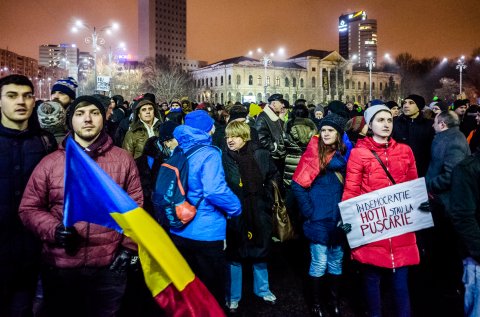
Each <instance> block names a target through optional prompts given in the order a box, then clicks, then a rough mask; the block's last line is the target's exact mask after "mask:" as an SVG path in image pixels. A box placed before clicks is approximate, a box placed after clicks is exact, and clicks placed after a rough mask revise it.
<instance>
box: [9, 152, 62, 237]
mask: <svg viewBox="0 0 480 317" xmlns="http://www.w3.org/2000/svg"><path fill="white" fill-rule="evenodd" d="M53 165H54V162H53V160H51V159H50V156H47V157H46V158H44V159H43V160H42V161H41V162H40V163H39V164H38V165H37V167H36V168H35V169H34V170H33V173H32V175H31V176H30V180H29V181H28V183H27V187H26V188H25V191H24V193H23V198H22V202H21V203H20V207H19V210H18V213H19V216H20V219H21V220H22V222H23V224H24V225H25V227H26V228H28V229H29V230H30V231H32V232H33V233H34V234H35V235H36V236H38V237H40V239H41V240H42V241H47V242H51V243H54V242H55V229H56V228H57V226H58V225H59V224H61V219H58V218H57V217H55V215H54V214H52V213H51V212H50V210H51V208H50V207H51V206H49V193H50V184H52V183H53V180H52V179H50V176H51V175H52V172H51V170H52V169H53Z"/></svg>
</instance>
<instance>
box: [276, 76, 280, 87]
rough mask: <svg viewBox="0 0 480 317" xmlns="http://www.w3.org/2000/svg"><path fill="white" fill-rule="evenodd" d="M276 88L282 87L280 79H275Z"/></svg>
mask: <svg viewBox="0 0 480 317" xmlns="http://www.w3.org/2000/svg"><path fill="white" fill-rule="evenodd" d="M275 86H277V87H278V86H280V77H278V76H277V77H275Z"/></svg>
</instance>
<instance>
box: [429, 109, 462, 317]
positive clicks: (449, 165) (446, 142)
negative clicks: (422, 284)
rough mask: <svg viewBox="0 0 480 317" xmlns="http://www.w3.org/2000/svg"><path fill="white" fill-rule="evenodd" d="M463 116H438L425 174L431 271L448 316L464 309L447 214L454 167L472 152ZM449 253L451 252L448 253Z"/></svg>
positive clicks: (458, 262)
mask: <svg viewBox="0 0 480 317" xmlns="http://www.w3.org/2000/svg"><path fill="white" fill-rule="evenodd" d="M459 124H460V120H459V118H458V115H457V114H456V113H455V112H453V111H443V112H441V113H439V114H437V116H436V117H435V121H434V124H433V127H434V129H435V132H436V135H435V138H434V139H433V143H432V150H431V151H432V152H431V153H432V158H433V159H432V161H431V162H430V165H429V167H428V171H427V175H426V177H425V180H426V183H427V189H428V192H429V193H430V194H431V196H433V200H431V202H430V203H431V204H430V206H431V210H432V216H433V220H434V223H435V227H434V228H433V245H432V259H433V263H435V265H434V266H433V267H432V272H433V274H434V276H435V277H437V278H436V280H435V284H436V287H435V290H436V291H438V292H439V293H438V295H437V299H440V301H439V304H438V305H437V307H439V308H441V307H442V306H443V308H441V312H448V313H447V315H448V316H458V315H461V313H462V298H461V295H460V294H461V289H462V285H461V275H462V261H461V257H460V255H459V254H458V252H457V243H456V238H455V233H454V229H453V226H452V223H451V220H450V219H449V217H448V216H447V212H448V210H449V206H450V197H451V188H452V187H451V175H452V174H451V173H452V170H453V168H454V167H455V166H456V165H457V164H458V163H460V162H461V161H462V160H464V159H465V158H467V157H468V156H469V155H470V148H469V146H468V143H467V139H466V138H465V136H464V135H463V133H462V132H460V130H459ZM446 254H448V256H445V255H446Z"/></svg>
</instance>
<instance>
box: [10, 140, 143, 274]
mask: <svg viewBox="0 0 480 317" xmlns="http://www.w3.org/2000/svg"><path fill="white" fill-rule="evenodd" d="M94 160H95V161H96V162H97V164H98V165H99V166H100V167H101V168H102V169H103V170H104V171H105V172H107V174H109V175H110V176H111V177H112V178H113V180H114V181H115V182H116V183H117V184H118V185H120V187H122V188H123V189H124V190H125V191H126V192H127V193H128V194H129V195H130V197H132V199H133V200H135V202H137V204H139V205H140V206H142V204H143V193H142V186H141V184H140V177H139V176H138V170H137V167H136V165H135V161H134V160H133V158H132V156H131V155H130V154H129V153H128V152H127V151H125V150H123V149H121V148H118V147H115V146H113V142H112V140H111V139H110V137H108V140H107V141H106V142H105V143H104V144H103V145H100V147H99V148H97V150H96V151H95V154H94ZM64 170H65V148H64V147H63V146H60V149H59V150H57V151H55V152H53V153H52V154H50V155H47V156H46V157H45V158H44V159H43V160H42V161H41V162H40V163H39V164H38V165H37V167H36V168H35V170H34V171H33V173H32V176H31V177H30V180H29V181H28V184H27V187H26V189H25V192H24V194H23V198H22V203H21V205H20V208H19V215H20V218H21V220H22V222H23V223H24V224H25V226H26V227H27V228H28V229H29V230H31V231H33V232H34V233H35V234H36V235H37V236H39V237H40V239H41V240H42V257H43V260H44V261H45V262H47V263H48V264H51V265H53V266H56V267H60V268H75V267H81V266H93V267H101V266H107V265H110V264H111V263H112V261H113V258H114V256H115V255H116V251H117V249H118V247H119V246H120V245H121V244H122V245H124V246H125V247H127V248H129V249H136V245H135V244H134V243H133V242H132V241H131V240H130V239H129V238H127V237H125V236H123V235H122V234H120V233H118V232H116V231H114V230H111V229H108V228H106V227H103V226H99V225H96V224H92V223H87V222H83V221H82V222H77V223H76V224H75V229H76V230H77V231H78V233H79V234H80V236H81V237H82V241H81V243H80V249H79V251H78V252H77V254H76V255H74V256H69V255H67V254H66V253H65V250H64V249H63V248H59V247H57V246H56V245H55V229H56V227H57V226H58V225H59V224H60V223H62V219H63V194H64ZM93 190H94V189H93Z"/></svg>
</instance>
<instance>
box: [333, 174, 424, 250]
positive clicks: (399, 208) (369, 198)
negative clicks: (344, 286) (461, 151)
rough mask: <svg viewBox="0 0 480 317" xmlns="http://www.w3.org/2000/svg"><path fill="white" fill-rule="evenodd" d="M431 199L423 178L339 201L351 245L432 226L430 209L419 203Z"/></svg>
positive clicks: (356, 245) (355, 245)
mask: <svg viewBox="0 0 480 317" xmlns="http://www.w3.org/2000/svg"><path fill="white" fill-rule="evenodd" d="M426 201H428V195H427V187H426V185H425V179H424V178H418V179H416V180H413V181H409V182H405V183H401V184H396V185H393V186H389V187H385V188H382V189H379V190H376V191H373V192H370V193H367V194H364V195H361V196H358V197H355V198H351V199H349V200H346V201H342V202H341V203H339V204H338V206H339V207H340V213H341V216H342V220H343V223H344V224H346V223H349V224H351V225H352V231H351V232H349V233H348V234H347V239H348V244H349V245H350V247H351V248H356V247H359V246H361V245H364V244H367V243H370V242H374V241H379V240H383V239H387V238H391V237H395V236H398V235H401V234H403V233H407V232H413V231H417V230H420V229H425V228H429V227H433V219H432V215H431V213H430V212H425V211H420V210H419V209H418V206H419V205H420V204H421V203H423V202H426Z"/></svg>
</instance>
